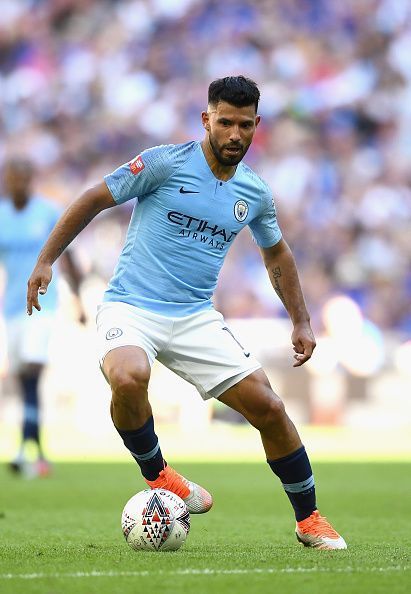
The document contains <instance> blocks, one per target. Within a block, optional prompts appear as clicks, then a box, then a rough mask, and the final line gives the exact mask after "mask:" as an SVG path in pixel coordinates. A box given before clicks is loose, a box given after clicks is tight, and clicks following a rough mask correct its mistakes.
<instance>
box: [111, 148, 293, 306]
mask: <svg viewBox="0 0 411 594" xmlns="http://www.w3.org/2000/svg"><path fill="white" fill-rule="evenodd" d="M105 181H106V184H107V186H108V188H109V190H110V192H111V194H112V196H113V198H114V200H115V201H116V202H117V203H118V204H121V203H123V202H126V201H127V200H131V199H133V198H137V201H136V204H135V206H134V210H133V214H132V217H131V221H130V226H129V229H128V234H127V240H126V243H125V246H124V249H123V251H122V253H121V256H120V259H119V262H118V264H117V267H116V269H115V272H114V276H113V278H112V279H111V281H110V283H109V287H108V289H107V291H106V293H105V296H104V300H105V301H122V302H125V303H129V304H131V305H135V306H136V307H141V308H143V309H146V310H149V311H153V312H155V313H159V314H162V315H165V316H172V317H182V316H186V315H190V314H192V313H195V312H197V311H201V310H205V309H210V308H211V307H212V302H211V297H212V295H213V292H214V289H215V287H216V284H217V278H218V274H219V272H220V269H221V266H222V265H223V262H224V258H225V256H226V255H227V252H228V249H229V247H230V245H232V243H233V242H234V240H235V238H236V237H237V235H238V234H239V233H240V231H241V230H242V229H243V228H244V227H246V226H249V227H250V229H251V232H252V234H253V236H254V238H255V240H256V242H257V244H258V245H259V246H260V247H263V248H264V247H270V246H273V245H275V244H276V243H277V242H278V241H279V240H280V239H281V231H280V229H279V227H278V224H277V218H276V212H275V207H274V204H273V200H272V195H271V191H270V189H269V187H268V186H267V184H265V182H263V181H262V180H261V179H260V178H259V177H258V176H257V175H256V174H255V173H254V172H253V171H252V170H251V169H250V168H249V167H247V166H246V165H244V164H243V163H240V164H239V165H238V166H237V169H236V171H235V174H234V176H233V177H232V178H231V179H230V180H228V181H220V180H219V179H217V178H216V177H215V176H214V174H213V173H212V171H211V169H210V167H209V165H208V163H207V161H206V158H205V156H204V153H203V150H202V147H201V144H200V143H199V142H189V143H187V144H180V145H166V146H159V147H154V148H151V149H148V150H146V151H144V152H143V153H141V155H139V156H138V157H136V158H135V159H134V160H133V161H131V162H130V163H126V164H125V165H122V166H121V167H119V168H118V169H116V171H114V172H113V173H111V174H110V175H107V176H106V177H105Z"/></svg>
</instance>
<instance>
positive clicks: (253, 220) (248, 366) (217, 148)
mask: <svg viewBox="0 0 411 594" xmlns="http://www.w3.org/2000/svg"><path fill="white" fill-rule="evenodd" d="M259 97H260V93H259V90H258V88H257V86H256V84H255V83H254V82H253V81H251V80H249V79H246V78H244V77H242V76H237V77H227V78H224V79H219V80H216V81H214V82H212V83H211V85H210V87H209V95H208V108H207V111H205V112H203V113H202V122H203V126H204V129H205V131H206V133H205V138H204V140H203V142H189V143H186V144H182V145H167V146H160V147H155V148H151V149H148V150H146V151H144V152H142V153H141V155H139V156H138V157H136V158H135V159H134V160H132V161H131V162H130V163H127V164H125V165H123V166H121V167H119V168H118V169H117V170H116V171H114V173H112V174H110V175H108V176H106V177H105V180H104V182H102V183H100V184H98V185H97V186H95V187H93V188H91V189H89V190H87V191H86V192H85V193H84V194H83V195H82V196H80V198H79V199H78V200H76V201H75V202H74V203H73V204H72V205H71V206H70V207H69V208H68V210H67V211H66V213H65V214H64V215H63V216H62V218H61V219H60V221H59V222H58V223H57V225H56V226H55V228H54V230H53V232H52V233H51V235H50V237H49V239H48V241H47V243H46V245H45V246H44V248H43V250H42V252H41V253H40V256H39V259H38V262H37V265H36V267H35V269H34V271H33V273H32V275H31V277H30V281H29V288H28V297H27V307H28V313H29V314H30V315H31V313H32V308H33V307H35V308H36V309H40V305H39V302H38V293H39V292H40V294H44V293H45V292H46V290H47V286H48V284H49V283H50V280H51V274H52V268H51V267H52V264H53V262H54V261H55V260H56V259H57V258H58V256H59V255H60V254H61V253H62V252H63V251H64V250H65V248H66V247H67V246H68V245H69V243H70V242H71V241H72V240H73V239H74V238H75V237H76V235H77V234H78V233H79V232H80V231H81V230H82V229H83V228H84V227H85V226H86V225H87V224H88V223H89V222H90V221H91V220H92V218H93V217H95V216H96V215H97V214H98V213H99V212H101V211H102V210H104V209H106V208H110V207H112V206H115V205H116V204H120V203H122V202H125V201H127V200H131V199H136V204H135V207H134V211H133V215H132V218H131V223H130V227H129V230H128V235H127V240H126V244H125V246H124V249H123V252H122V254H121V256H120V259H119V262H118V265H117V267H116V270H115V272H114V276H113V278H112V279H111V281H110V284H109V287H108V289H107V291H106V293H105V296H104V302H103V304H102V305H101V306H100V307H99V310H98V315H97V329H98V336H99V345H100V364H101V368H102V371H103V373H104V375H105V377H106V378H107V380H108V381H109V383H110V386H111V390H112V402H111V415H112V419H113V423H114V425H115V427H116V429H117V431H118V432H119V434H120V435H121V437H122V439H123V441H124V444H125V446H126V447H127V448H128V449H129V450H130V452H131V454H132V455H133V457H134V458H135V460H136V461H137V463H138V464H139V466H140V468H141V472H142V474H143V476H144V478H145V480H146V482H147V483H148V485H150V486H151V487H152V488H157V487H158V488H165V489H169V490H170V491H173V492H174V493H176V494H178V495H179V496H180V497H182V498H183V499H184V501H185V502H186V504H187V507H188V509H189V511H190V512H191V513H202V512H206V511H208V510H209V509H210V507H211V505H212V498H211V495H210V494H209V493H208V492H207V491H206V490H205V489H203V488H202V487H200V486H199V485H196V484H195V483H193V482H191V481H189V480H187V479H185V478H184V477H182V476H181V475H179V474H178V473H177V472H176V471H175V470H174V469H172V468H171V467H170V466H169V465H167V463H166V462H165V460H164V459H163V455H162V452H161V450H160V446H159V442H158V439H157V436H156V434H155V432H154V422H153V416H152V410H151V406H150V403H149V401H148V397H147V388H148V383H149V379H150V371H151V365H152V363H153V361H154V359H155V358H157V359H158V360H159V361H160V362H161V363H163V364H164V365H166V366H167V367H168V368H169V369H171V370H173V371H174V372H175V373H177V374H178V375H180V376H181V377H183V378H184V379H186V380H187V381H189V382H191V383H192V384H194V385H195V386H196V388H197V389H198V391H199V393H200V394H201V396H202V397H203V398H211V397H214V398H218V399H219V400H220V401H221V402H224V403H225V404H227V405H228V406H230V407H232V408H233V409H234V410H236V411H238V412H240V413H241V414H242V415H244V417H245V418H246V419H247V420H248V421H249V422H250V423H251V424H252V425H253V426H254V427H255V428H256V429H258V431H259V432H260V434H261V439H262V443H263V446H264V449H265V453H266V457H267V460H268V464H269V466H270V467H271V469H272V471H273V472H274V473H275V474H276V475H277V476H278V477H279V478H280V480H281V482H282V484H283V487H284V489H285V491H286V493H287V495H288V497H289V499H290V501H291V504H292V506H293V508H294V511H295V515H296V520H297V526H296V533H297V538H298V540H300V541H301V542H303V543H304V544H305V545H307V546H311V547H317V548H326V549H343V548H346V544H345V541H344V539H343V538H342V537H341V536H340V535H339V534H338V533H337V532H336V531H335V530H334V529H333V528H332V527H331V525H330V524H329V522H328V521H327V520H326V519H325V518H324V517H323V516H321V515H320V514H319V512H318V510H317V507H316V500H315V487H314V478H313V475H312V471H311V466H310V462H309V460H308V456H307V454H306V451H305V449H304V446H303V445H302V443H301V440H300V438H299V436H298V433H297V431H296V429H295V427H294V425H293V423H292V422H291V421H290V419H289V418H288V416H287V414H286V412H285V410H284V405H283V403H282V401H281V400H280V398H279V397H278V396H277V395H276V394H275V393H274V392H273V391H272V389H271V387H270V384H269V382H268V379H267V377H266V375H265V373H264V371H263V370H262V369H261V365H260V364H259V362H258V361H257V360H256V359H255V358H254V357H253V356H252V354H251V353H250V352H249V351H247V350H245V349H243V347H242V346H241V345H240V344H239V342H237V340H236V339H235V338H234V337H233V335H232V334H231V332H230V331H229V329H228V328H227V326H226V324H225V322H224V319H223V316H222V315H221V314H220V313H219V312H217V311H215V309H214V308H213V304H212V302H211V298H212V295H213V291H214V289H215V286H216V283H217V277H218V273H219V271H220V269H221V266H222V264H223V261H224V258H225V256H226V254H227V251H228V249H229V247H230V245H231V244H232V243H233V241H234V240H235V238H236V236H237V235H238V234H239V233H240V231H241V230H242V229H243V228H244V227H246V226H248V227H249V228H250V230H251V232H252V234H253V236H254V238H255V240H256V242H257V244H258V246H259V248H260V250H261V254H262V258H263V260H264V263H265V266H266V268H267V271H268V274H269V277H270V280H271V282H272V285H273V287H274V290H275V291H276V293H277V294H278V295H279V297H280V298H281V300H282V302H283V303H284V306H285V308H286V309H287V311H288V314H289V316H290V318H291V321H292V323H293V326H294V329H293V333H292V337H291V341H292V344H293V345H294V351H295V355H294V358H295V363H294V366H296V367H297V366H299V365H302V364H303V363H305V362H306V361H307V360H308V359H309V358H310V357H311V354H312V352H313V349H314V347H315V340H314V336H313V333H312V330H311V327H310V320H309V315H308V313H307V310H306V306H305V303H304V298H303V295H302V291H301V288H300V283H299V280H298V274H297V269H296V265H295V262H294V259H293V256H292V254H291V251H290V249H289V247H288V245H287V243H286V242H285V241H284V239H283V238H282V235H281V231H280V229H279V227H278V224H277V219H276V212H275V207H274V204H273V199H272V196H271V192H270V189H269V187H268V186H267V185H266V183H265V182H263V181H262V180H261V179H260V178H259V177H258V176H257V175H256V174H255V173H254V172H253V171H252V170H251V169H250V168H249V167H247V166H246V165H244V164H243V163H242V159H243V157H244V155H245V154H246V152H247V150H248V148H249V146H250V144H251V141H252V139H253V136H254V133H255V130H256V127H257V126H258V123H259V121H260V117H259V116H258V115H257V108H258V102H259ZM240 342H241V341H240Z"/></svg>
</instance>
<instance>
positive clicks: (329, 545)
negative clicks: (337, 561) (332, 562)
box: [295, 510, 347, 550]
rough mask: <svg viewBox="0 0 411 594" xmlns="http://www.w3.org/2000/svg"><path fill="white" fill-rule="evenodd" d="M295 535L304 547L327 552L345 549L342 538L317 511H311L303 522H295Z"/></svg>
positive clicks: (345, 545)
mask: <svg viewBox="0 0 411 594" xmlns="http://www.w3.org/2000/svg"><path fill="white" fill-rule="evenodd" d="M295 533H296V535H297V540H298V541H299V542H301V543H302V544H303V545H304V546H305V547H313V548H315V549H327V550H332V549H346V548H347V544H346V542H345V540H344V539H343V537H342V536H340V535H339V534H338V532H336V531H335V530H334V528H333V527H332V526H331V524H330V523H329V521H328V520H327V518H325V517H324V516H322V515H321V514H320V512H319V511H318V510H315V511H313V513H312V514H311V516H309V517H308V518H306V519H305V520H302V521H301V522H297V525H296V529H295Z"/></svg>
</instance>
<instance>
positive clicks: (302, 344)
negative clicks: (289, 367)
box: [291, 322, 316, 367]
mask: <svg viewBox="0 0 411 594" xmlns="http://www.w3.org/2000/svg"><path fill="white" fill-rule="evenodd" d="M291 342H292V343H293V345H294V351H295V353H296V354H295V355H294V359H295V363H294V365H293V367H300V365H303V364H304V363H305V362H306V361H308V359H310V358H311V355H312V354H313V350H314V349H315V344H316V343H315V338H314V334H313V331H312V330H311V326H310V323H309V322H302V323H300V324H296V325H295V326H294V330H293V333H292V336H291Z"/></svg>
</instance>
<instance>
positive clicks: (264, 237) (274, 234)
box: [249, 194, 282, 248]
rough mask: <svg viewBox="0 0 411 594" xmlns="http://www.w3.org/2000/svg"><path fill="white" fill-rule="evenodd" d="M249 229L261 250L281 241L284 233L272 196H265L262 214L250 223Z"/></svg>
mask: <svg viewBox="0 0 411 594" xmlns="http://www.w3.org/2000/svg"><path fill="white" fill-rule="evenodd" d="M249 227H250V229H251V233H252V236H253V238H254V240H255V241H256V243H257V245H258V246H259V247H261V248H268V247H272V246H273V245H275V244H276V243H278V242H279V241H280V239H281V237H282V233H281V229H280V227H279V226H278V222H277V213H276V210H275V204H274V199H273V197H272V196H271V194H264V195H263V197H262V206H261V212H260V214H259V215H258V216H257V217H255V218H254V219H253V220H252V221H251V222H250V223H249Z"/></svg>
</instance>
